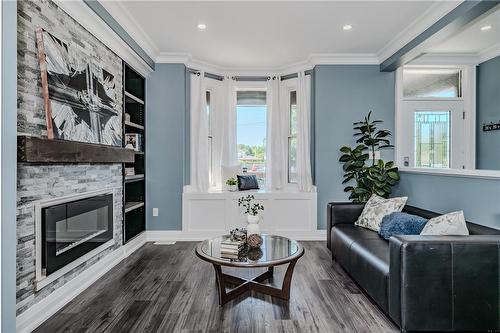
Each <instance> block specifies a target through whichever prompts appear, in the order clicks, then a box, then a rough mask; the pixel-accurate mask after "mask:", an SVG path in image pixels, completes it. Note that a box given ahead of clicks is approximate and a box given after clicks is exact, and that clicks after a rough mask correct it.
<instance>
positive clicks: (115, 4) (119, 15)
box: [100, 1, 160, 59]
mask: <svg viewBox="0 0 500 333" xmlns="http://www.w3.org/2000/svg"><path fill="white" fill-rule="evenodd" d="M100 3H101V5H102V6H103V7H104V8H105V9H106V10H107V11H108V12H109V13H110V14H111V15H112V16H113V18H114V19H115V20H116V21H117V22H118V23H119V24H120V25H121V26H122V27H123V28H124V29H125V30H126V31H127V32H128V34H129V35H130V36H131V37H132V38H133V39H134V40H135V41H136V43H137V44H139V46H140V47H141V48H142V49H143V50H144V51H145V52H146V53H147V54H148V56H149V57H150V58H151V59H155V58H156V56H157V54H159V53H160V50H159V49H158V48H157V46H156V44H155V43H154V42H153V40H152V39H151V38H150V37H149V35H148V34H147V33H146V32H145V31H144V29H142V28H141V25H140V24H139V23H138V22H137V20H136V19H135V18H134V16H133V15H132V14H131V13H130V11H129V10H128V9H127V8H126V7H125V6H124V5H123V3H122V2H120V1H100Z"/></svg>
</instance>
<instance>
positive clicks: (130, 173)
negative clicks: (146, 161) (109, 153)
mask: <svg viewBox="0 0 500 333" xmlns="http://www.w3.org/2000/svg"><path fill="white" fill-rule="evenodd" d="M134 175H135V168H134V167H131V168H125V176H134Z"/></svg>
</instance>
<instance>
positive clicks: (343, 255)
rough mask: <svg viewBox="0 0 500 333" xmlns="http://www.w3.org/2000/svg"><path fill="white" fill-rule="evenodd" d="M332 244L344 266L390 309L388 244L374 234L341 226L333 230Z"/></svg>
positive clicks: (356, 228)
mask: <svg viewBox="0 0 500 333" xmlns="http://www.w3.org/2000/svg"><path fill="white" fill-rule="evenodd" d="M332 245H333V248H332V252H333V255H334V256H335V258H336V259H337V261H338V262H339V263H340V264H341V265H342V267H344V269H345V270H346V271H347V272H348V273H349V274H350V275H351V276H352V277H353V278H354V279H355V280H356V282H357V283H358V284H359V285H360V286H361V287H362V288H363V289H365V292H366V293H367V294H368V295H370V297H372V298H373V299H374V300H375V301H376V302H377V303H378V304H379V306H380V307H382V308H383V309H384V310H387V304H388V302H387V294H388V278H389V243H388V242H387V241H385V240H384V239H382V238H380V236H379V235H378V234H377V233H376V232H374V231H371V230H368V229H365V228H361V227H356V226H354V225H352V224H351V225H348V224H342V225H337V226H335V227H334V228H332Z"/></svg>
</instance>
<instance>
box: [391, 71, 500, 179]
mask: <svg viewBox="0 0 500 333" xmlns="http://www.w3.org/2000/svg"><path fill="white" fill-rule="evenodd" d="M408 67H412V68H418V67H420V68H422V67H426V68H429V67H432V66H417V65H412V66H408ZM441 67H448V68H452V67H453V68H461V69H463V70H464V77H463V84H462V97H461V98H443V99H441V100H463V101H464V111H465V117H466V119H469V121H468V122H467V123H466V129H465V136H466V140H465V141H466V145H465V156H466V161H467V162H466V167H467V169H434V168H413V167H405V166H404V161H403V158H404V157H403V153H402V146H403V133H404V132H405V131H404V124H403V112H404V110H403V101H404V100H439V99H435V98H422V99H419V98H408V99H405V98H404V97H403V68H402V67H400V68H398V70H397V71H396V84H395V99H396V100H395V111H396V113H395V126H396V127H395V150H394V153H395V161H396V164H397V165H398V168H399V169H400V171H402V172H404V173H414V174H429V175H446V176H458V177H471V178H489V179H498V178H500V170H478V169H473V168H474V167H475V158H476V156H475V150H476V149H475V145H476V132H475V128H476V102H475V101H476V67H475V65H474V66H441Z"/></svg>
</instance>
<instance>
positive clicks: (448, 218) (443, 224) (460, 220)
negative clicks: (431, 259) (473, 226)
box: [420, 211, 469, 236]
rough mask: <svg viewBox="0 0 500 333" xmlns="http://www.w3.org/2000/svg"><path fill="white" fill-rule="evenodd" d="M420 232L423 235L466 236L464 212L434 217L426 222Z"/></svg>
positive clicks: (467, 231) (467, 233)
mask: <svg viewBox="0 0 500 333" xmlns="http://www.w3.org/2000/svg"><path fill="white" fill-rule="evenodd" d="M420 234H421V235H424V236H447V235H455V236H467V235H469V230H468V229H467V225H466V223H465V217H464V212H463V211H458V212H453V213H448V214H444V215H441V216H437V217H434V218H432V219H430V220H429V222H427V224H426V225H425V227H424V229H423V230H422V232H421V233H420Z"/></svg>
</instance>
